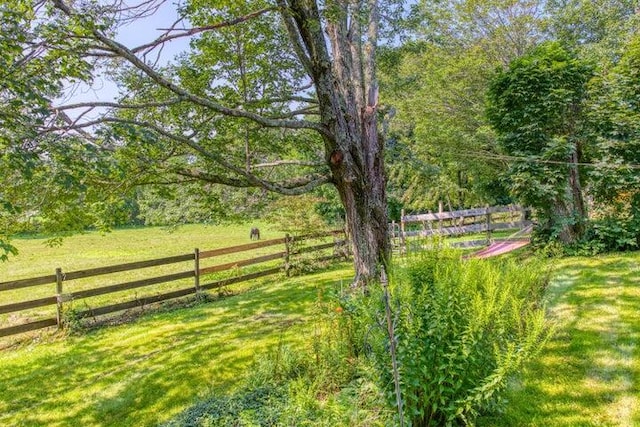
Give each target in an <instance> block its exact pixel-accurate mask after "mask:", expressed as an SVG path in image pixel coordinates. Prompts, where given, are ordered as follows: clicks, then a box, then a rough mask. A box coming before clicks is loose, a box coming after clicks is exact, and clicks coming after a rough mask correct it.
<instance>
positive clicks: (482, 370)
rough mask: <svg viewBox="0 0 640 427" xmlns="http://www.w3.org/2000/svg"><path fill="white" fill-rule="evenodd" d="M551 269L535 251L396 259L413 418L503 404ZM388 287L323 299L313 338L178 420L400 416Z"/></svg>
mask: <svg viewBox="0 0 640 427" xmlns="http://www.w3.org/2000/svg"><path fill="white" fill-rule="evenodd" d="M547 279H548V275H547V274H546V270H545V269H544V268H542V264H541V263H540V262H538V261H530V262H528V263H527V265H526V266H524V267H523V266H522V263H521V262H520V263H517V262H516V261H509V262H500V261H498V262H487V261H477V262H476V261H468V262H463V261H461V260H460V254H459V253H458V252H433V253H429V254H427V255H425V256H420V257H416V258H414V259H411V260H410V261H409V263H408V265H407V266H406V267H402V268H398V270H397V271H396V272H395V273H394V274H393V280H392V285H391V287H390V288H391V294H392V297H391V307H392V308H393V312H394V314H393V324H394V325H395V326H394V340H395V342H396V344H397V358H398V366H399V368H398V371H399V372H398V373H399V376H400V378H401V398H402V403H403V409H404V414H405V419H404V423H405V425H413V426H441V425H457V424H461V423H463V424H472V423H473V421H474V419H475V417H476V416H477V415H478V414H479V413H483V412H486V411H488V410H495V409H497V408H499V407H501V406H500V403H501V399H500V393H501V392H502V391H503V390H504V388H505V386H506V384H507V380H508V379H509V378H510V377H512V376H513V375H514V374H516V373H517V372H518V371H519V369H520V368H521V367H522V365H523V363H524V362H526V361H527V360H529V359H530V358H531V357H532V356H533V355H535V354H536V352H537V351H538V350H539V349H540V347H541V345H542V343H544V341H545V340H546V338H547V336H548V332H549V330H548V328H547V327H546V326H545V323H544V316H543V315H544V313H543V310H542V307H541V304H540V301H541V298H542V295H543V292H544V290H545V287H546V284H547ZM384 298H385V296H384V293H383V290H382V288H381V287H376V288H372V289H371V293H370V295H367V296H355V295H353V294H351V293H347V294H344V293H337V294H336V295H335V297H334V298H332V299H330V300H328V301H327V302H323V298H320V299H319V302H318V303H317V305H316V309H317V310H318V311H317V314H318V318H319V319H321V320H320V321H319V323H318V324H317V325H316V334H315V335H314V336H313V338H312V343H311V344H308V345H307V347H306V348H298V349H294V348H288V347H279V348H278V349H277V350H276V351H274V352H272V353H270V354H269V355H267V356H265V357H264V358H263V359H262V360H261V361H260V363H259V364H258V365H257V366H256V367H254V369H253V370H252V371H253V375H252V376H251V377H250V378H249V380H248V381H247V383H246V385H245V386H244V388H242V389H241V390H240V391H239V392H238V393H236V394H234V395H233V396H213V397H211V398H210V399H208V400H206V401H204V402H202V403H200V404H198V405H196V406H195V407H194V408H191V409H189V410H188V411H186V412H185V413H183V414H181V416H180V417H179V418H177V419H176V420H174V421H173V423H172V425H199V426H204V425H217V426H223V425H238V426H249V425H262V426H268V425H326V426H330V425H349V426H355V425H362V426H364V425H399V424H400V420H399V419H398V414H397V412H396V409H395V404H396V396H395V392H394V386H393V379H392V370H391V366H392V365H391V359H390V355H389V336H388V334H387V327H386V323H385V322H386V320H385V312H384ZM256 396H257V397H259V399H258V398H257V400H252V397H256ZM385 401H386V403H385ZM230 420H234V423H231V424H229V422H230Z"/></svg>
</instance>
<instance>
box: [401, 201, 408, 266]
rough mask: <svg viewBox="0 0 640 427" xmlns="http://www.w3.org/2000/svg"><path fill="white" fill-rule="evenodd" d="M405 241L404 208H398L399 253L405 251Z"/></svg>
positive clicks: (404, 252)
mask: <svg viewBox="0 0 640 427" xmlns="http://www.w3.org/2000/svg"><path fill="white" fill-rule="evenodd" d="M406 244H407V242H406V241H405V236H404V209H401V210H400V254H401V255H402V254H406V253H407V246H406Z"/></svg>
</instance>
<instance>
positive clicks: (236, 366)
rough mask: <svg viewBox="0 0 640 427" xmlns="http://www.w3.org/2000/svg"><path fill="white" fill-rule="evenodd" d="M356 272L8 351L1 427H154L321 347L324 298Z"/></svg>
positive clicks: (273, 285)
mask: <svg viewBox="0 0 640 427" xmlns="http://www.w3.org/2000/svg"><path fill="white" fill-rule="evenodd" d="M352 274H353V273H352V270H351V268H350V266H349V265H347V264H343V265H342V266H341V267H339V268H337V269H334V270H333V271H326V272H322V273H318V274H313V275H309V276H305V277H300V278H292V279H287V280H282V279H281V278H277V279H274V280H270V281H269V280H265V281H262V282H260V283H258V284H255V285H254V286H252V287H250V288H249V289H247V290H245V292H243V293H241V294H238V295H235V296H231V297H228V298H224V299H221V300H218V301H215V302H211V303H207V304H200V305H196V306H194V307H185V308H180V309H176V310H172V311H166V312H159V313H155V314H151V315H148V316H145V317H143V318H140V319H138V320H137V321H135V322H133V323H129V324H123V325H119V326H112V327H107V328H102V329H98V330H95V331H93V332H90V333H88V334H86V335H82V336H70V337H67V338H60V339H55V338H53V339H51V340H50V341H49V342H46V343H40V344H36V343H31V344H23V345H22V346H21V347H20V348H17V349H9V350H4V351H2V352H0V384H2V387H0V425H3V426H4V425H7V426H13V425H20V426H42V425H47V426H58V425H68V426H78V425H82V426H91V425H103V426H151V425H157V424H158V423H160V422H163V421H166V420H169V419H170V418H171V417H173V416H175V415H176V414H178V413H179V412H181V411H182V410H184V409H186V408H187V407H189V406H190V405H192V404H193V403H195V402H196V401H197V400H198V399H202V398H205V397H207V396H208V395H210V394H212V393H218V394H225V393H229V392H230V391H232V390H233V388H234V387H235V385H236V384H238V382H239V381H240V380H241V379H242V378H244V376H245V375H246V373H247V372H248V370H249V369H250V368H251V365H252V363H253V362H254V360H255V358H256V357H257V356H258V355H263V354H265V353H266V352H267V351H269V350H270V349H274V348H276V347H277V346H278V345H280V344H281V343H287V344H291V345H299V346H307V345H312V339H310V338H311V337H313V333H314V332H313V331H314V320H313V319H314V318H316V316H317V314H318V313H317V310H318V308H317V306H316V301H317V297H318V294H319V293H320V294H322V293H323V292H325V291H327V290H328V289H331V288H334V287H336V286H341V283H344V286H346V284H348V280H349V278H350V277H351V276H352Z"/></svg>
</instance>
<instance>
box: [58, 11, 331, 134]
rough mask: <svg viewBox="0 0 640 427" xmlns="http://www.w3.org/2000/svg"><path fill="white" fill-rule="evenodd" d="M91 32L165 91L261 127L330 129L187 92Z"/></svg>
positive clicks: (93, 32)
mask: <svg viewBox="0 0 640 427" xmlns="http://www.w3.org/2000/svg"><path fill="white" fill-rule="evenodd" d="M53 2H54V5H55V6H56V7H57V8H58V9H60V10H61V11H62V12H64V13H65V14H66V15H68V16H75V14H74V13H73V11H72V10H71V8H70V7H69V6H67V5H66V4H65V3H64V0H53ZM81 19H82V20H83V21H85V22H86V24H87V26H88V27H89V28H91V23H90V22H87V19H86V18H81ZM92 34H93V36H94V37H95V38H96V39H97V40H99V41H100V42H102V43H103V44H104V45H105V46H107V47H108V48H109V50H111V51H112V52H114V53H115V54H117V55H118V56H119V57H121V58H123V59H126V60H127V61H128V62H129V63H131V64H132V65H133V66H134V67H136V68H137V69H139V70H140V71H142V72H143V73H145V74H146V75H147V76H148V77H149V78H151V79H152V80H153V81H154V82H156V83H157V84H158V85H159V86H161V87H163V88H165V89H168V90H169V91H171V92H173V93H175V94H176V95H178V96H181V97H184V98H185V100H188V101H190V102H192V103H194V104H196V105H200V106H202V107H206V108H209V109H211V110H213V111H216V112H218V113H220V114H223V115H225V116H229V117H238V118H245V119H249V120H251V121H254V122H256V123H259V124H260V125H262V126H265V127H270V128H274V127H279V128H289V129H312V130H315V131H317V132H318V133H320V134H322V135H325V136H331V134H330V131H329V130H328V129H326V128H325V127H324V126H322V124H320V123H315V122H309V121H305V120H279V119H269V118H266V117H263V116H261V115H259V114H256V113H252V112H249V111H245V110H238V109H233V108H229V107H225V106H223V105H221V104H219V103H217V102H214V101H212V100H211V99H208V98H203V97H201V96H198V95H195V94H193V93H190V92H189V91H187V90H185V89H183V88H181V87H179V86H178V85H176V84H175V83H173V82H172V81H170V80H169V79H167V78H165V77H164V76H162V75H161V74H160V73H158V72H157V71H155V70H154V69H153V68H152V67H150V66H149V65H148V64H146V63H145V62H144V61H142V60H141V59H140V58H138V57H137V56H136V55H135V54H134V53H133V52H132V51H131V50H130V49H128V48H127V47H126V46H124V45H122V44H121V43H118V42H117V41H115V40H113V39H111V38H109V37H107V36H105V35H104V34H103V33H101V32H100V31H98V30H96V29H92Z"/></svg>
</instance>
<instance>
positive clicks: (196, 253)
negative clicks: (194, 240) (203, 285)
mask: <svg viewBox="0 0 640 427" xmlns="http://www.w3.org/2000/svg"><path fill="white" fill-rule="evenodd" d="M193 272H194V273H195V275H194V278H193V280H194V284H195V287H196V295H197V294H199V293H200V249H198V248H195V249H194V250H193Z"/></svg>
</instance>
